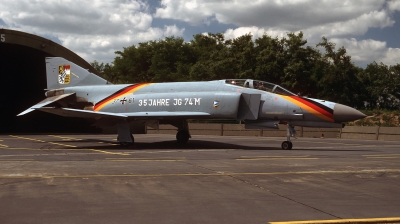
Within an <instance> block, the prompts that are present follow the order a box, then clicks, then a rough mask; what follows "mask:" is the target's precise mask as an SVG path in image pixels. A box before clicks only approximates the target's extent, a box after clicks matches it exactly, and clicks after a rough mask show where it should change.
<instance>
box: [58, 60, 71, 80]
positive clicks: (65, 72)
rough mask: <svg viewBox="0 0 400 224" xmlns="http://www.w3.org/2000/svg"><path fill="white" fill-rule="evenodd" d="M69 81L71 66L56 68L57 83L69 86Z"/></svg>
mask: <svg viewBox="0 0 400 224" xmlns="http://www.w3.org/2000/svg"><path fill="white" fill-rule="evenodd" d="M70 81H71V65H60V66H58V83H60V84H69V83H70Z"/></svg>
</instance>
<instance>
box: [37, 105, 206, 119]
mask: <svg viewBox="0 0 400 224" xmlns="http://www.w3.org/2000/svg"><path fill="white" fill-rule="evenodd" d="M31 108H33V109H36V110H40V111H44V112H47V113H52V114H56V115H60V116H64V117H83V118H122V119H124V118H139V119H140V118H143V119H145V118H177V117H185V118H187V117H205V116H210V114H209V113H205V112H191V111H179V112H169V111H157V112H131V113H108V112H99V111H98V112H95V111H90V110H79V109H72V108H56V107H39V108H34V107H31Z"/></svg>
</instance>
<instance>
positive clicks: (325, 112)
mask: <svg viewBox="0 0 400 224" xmlns="http://www.w3.org/2000/svg"><path fill="white" fill-rule="evenodd" d="M291 98H292V99H295V100H297V101H299V102H301V103H303V104H305V105H307V106H309V107H311V108H313V109H314V110H316V111H318V112H320V113H321V114H323V115H325V116H327V117H329V118H331V119H332V120H333V114H332V113H330V112H328V111H326V110H325V109H323V108H321V107H319V106H318V105H316V104H313V103H312V102H309V101H307V100H304V99H302V98H300V97H298V96H291Z"/></svg>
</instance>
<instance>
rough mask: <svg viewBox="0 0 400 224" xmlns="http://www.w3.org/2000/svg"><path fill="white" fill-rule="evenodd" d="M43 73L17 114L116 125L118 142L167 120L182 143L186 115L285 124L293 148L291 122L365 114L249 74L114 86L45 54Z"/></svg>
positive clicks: (250, 125)
mask: <svg viewBox="0 0 400 224" xmlns="http://www.w3.org/2000/svg"><path fill="white" fill-rule="evenodd" d="M46 76H47V92H46V96H47V98H46V99H45V100H43V101H41V102H39V103H38V104H36V105H34V106H32V107H30V108H29V109H27V110H25V111H24V112H22V113H20V114H18V116H20V115H24V114H26V113H29V112H31V111H33V110H39V111H44V112H48V113H52V114H56V115H60V116H65V117H82V118H91V119H94V120H95V121H96V122H95V123H94V125H97V126H107V125H108V126H115V125H116V126H117V129H118V138H117V139H118V141H119V142H120V143H121V145H130V144H133V142H134V138H133V136H132V133H133V132H134V130H135V127H145V126H150V127H155V128H157V127H158V125H159V124H160V123H163V124H171V125H173V126H175V127H177V129H178V132H177V134H176V139H177V141H178V142H179V143H186V142H187V141H188V140H189V138H190V137H191V136H190V133H189V128H188V123H187V120H188V119H237V120H244V122H245V128H246V129H278V124H286V125H287V140H286V141H284V142H283V143H282V149H291V148H292V142H291V141H290V138H291V137H292V136H295V134H296V132H295V130H294V126H303V127H320V128H341V127H343V124H342V122H347V121H354V120H357V119H361V118H364V117H366V115H365V114H363V113H361V112H360V111H358V110H356V109H353V108H351V107H348V106H345V105H342V104H338V103H334V102H329V101H325V100H319V99H311V98H306V97H301V96H298V95H296V94H294V93H292V92H290V91H288V90H286V89H284V88H282V87H281V86H279V85H276V84H272V83H268V82H263V81H258V80H252V79H227V80H217V81H204V82H170V83H136V84H122V85H113V84H111V83H109V82H108V81H107V80H104V79H103V78H101V77H99V76H96V75H94V74H92V73H90V72H88V71H87V70H85V69H83V68H81V67H79V66H77V65H76V64H74V63H72V62H70V61H67V60H65V59H64V58H59V57H52V58H46Z"/></svg>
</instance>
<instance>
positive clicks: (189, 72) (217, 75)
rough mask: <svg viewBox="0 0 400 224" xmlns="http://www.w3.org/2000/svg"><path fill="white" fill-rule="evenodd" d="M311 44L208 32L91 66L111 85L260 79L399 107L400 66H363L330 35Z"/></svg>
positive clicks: (132, 49) (314, 94) (369, 105)
mask: <svg viewBox="0 0 400 224" xmlns="http://www.w3.org/2000/svg"><path fill="white" fill-rule="evenodd" d="M306 44H307V40H305V39H304V37H303V33H302V32H300V33H298V34H295V33H288V34H287V36H286V37H283V38H278V37H271V36H268V35H267V34H264V35H263V36H262V37H259V38H257V39H253V37H252V35H251V34H246V35H243V36H240V37H238V38H234V39H228V40H226V39H225V38H224V35H223V34H221V33H216V34H213V33H208V34H207V35H205V34H197V35H194V36H193V39H192V40H191V41H190V42H185V41H184V40H183V38H181V37H174V36H172V37H167V38H165V39H163V40H158V41H148V42H144V43H139V44H138V45H132V46H129V47H125V48H123V50H122V51H117V52H115V53H116V57H115V59H114V61H113V63H106V64H104V63H99V62H97V61H94V62H92V63H91V64H92V66H93V67H94V68H95V69H97V70H98V71H99V72H100V73H101V74H102V76H103V77H104V78H105V79H107V80H108V81H110V82H112V83H139V82H175V81H209V80H218V79H257V80H262V81H267V82H272V83H276V84H279V85H281V86H283V87H285V88H287V89H288V90H290V91H292V92H294V93H296V94H299V95H301V96H306V97H311V98H319V99H325V100H329V101H334V102H338V103H342V104H345V105H349V106H352V107H355V108H358V109H389V110H393V109H399V108H400V64H396V65H390V66H388V65H385V64H383V63H377V62H372V63H370V64H368V65H367V66H366V68H360V67H357V66H355V65H354V63H353V62H352V61H351V56H349V55H348V54H347V52H346V49H345V48H344V47H340V48H338V49H336V46H335V44H334V43H332V42H328V40H327V39H326V38H325V37H322V40H321V41H320V42H319V43H318V44H317V45H316V46H315V47H312V46H307V45H306Z"/></svg>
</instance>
